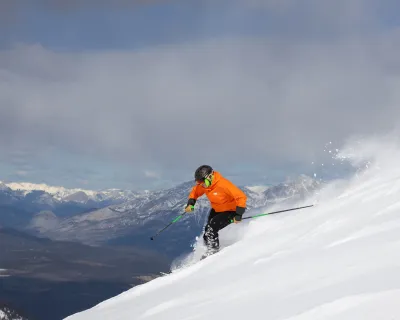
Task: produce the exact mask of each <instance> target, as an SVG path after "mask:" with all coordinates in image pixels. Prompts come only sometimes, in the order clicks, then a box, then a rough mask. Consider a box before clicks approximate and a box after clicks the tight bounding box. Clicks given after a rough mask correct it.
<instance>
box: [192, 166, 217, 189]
mask: <svg viewBox="0 0 400 320" xmlns="http://www.w3.org/2000/svg"><path fill="white" fill-rule="evenodd" d="M213 173H214V170H213V169H212V168H211V167H210V166H208V165H202V166H200V167H198V168H197V170H196V172H195V173H194V179H195V180H196V183H197V184H203V186H204V187H209V186H210V185H211V183H212V180H213Z"/></svg>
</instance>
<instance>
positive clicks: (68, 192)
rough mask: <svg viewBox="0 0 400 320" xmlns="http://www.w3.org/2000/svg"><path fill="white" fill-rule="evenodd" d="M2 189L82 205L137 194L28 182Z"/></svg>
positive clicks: (5, 185)
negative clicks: (42, 193) (42, 192)
mask: <svg viewBox="0 0 400 320" xmlns="http://www.w3.org/2000/svg"><path fill="white" fill-rule="evenodd" d="M3 188H8V189H11V190H14V191H19V192H21V193H22V194H23V195H25V196H26V195H27V194H29V193H31V192H32V191H44V192H45V193H46V194H49V195H51V196H52V198H53V199H55V200H58V201H75V202H83V203H86V202H88V201H89V200H91V201H95V202H101V201H107V200H112V201H115V202H116V201H120V202H122V201H127V200H129V199H132V198H134V197H136V195H137V194H138V193H137V192H134V191H130V190H120V189H107V190H101V191H94V190H85V189H79V188H75V189H67V188H64V187H60V186H49V185H47V184H36V183H29V182H10V183H2V182H0V190H2V189H3Z"/></svg>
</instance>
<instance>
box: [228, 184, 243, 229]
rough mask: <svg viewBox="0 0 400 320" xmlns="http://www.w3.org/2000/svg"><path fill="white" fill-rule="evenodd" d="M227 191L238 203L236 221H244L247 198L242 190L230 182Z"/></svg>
mask: <svg viewBox="0 0 400 320" xmlns="http://www.w3.org/2000/svg"><path fill="white" fill-rule="evenodd" d="M226 190H227V191H228V193H229V194H231V195H232V197H233V198H234V199H235V201H236V215H235V220H236V221H241V220H242V215H243V214H244V212H245V211H246V201H247V196H246V194H245V193H244V192H243V191H242V190H240V189H239V188H238V187H237V186H235V185H234V184H233V183H232V182H230V181H227V185H226Z"/></svg>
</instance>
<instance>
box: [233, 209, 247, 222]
mask: <svg viewBox="0 0 400 320" xmlns="http://www.w3.org/2000/svg"><path fill="white" fill-rule="evenodd" d="M245 210H246V208H243V207H236V214H235V216H234V217H233V220H232V222H233V223H239V222H241V221H242V215H243V213H244V212H245Z"/></svg>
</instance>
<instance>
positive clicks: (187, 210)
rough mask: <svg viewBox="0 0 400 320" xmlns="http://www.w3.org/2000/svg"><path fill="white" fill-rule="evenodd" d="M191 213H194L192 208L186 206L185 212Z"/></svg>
mask: <svg viewBox="0 0 400 320" xmlns="http://www.w3.org/2000/svg"><path fill="white" fill-rule="evenodd" d="M192 211H194V206H191V205H188V206H186V208H185V212H192Z"/></svg>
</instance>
